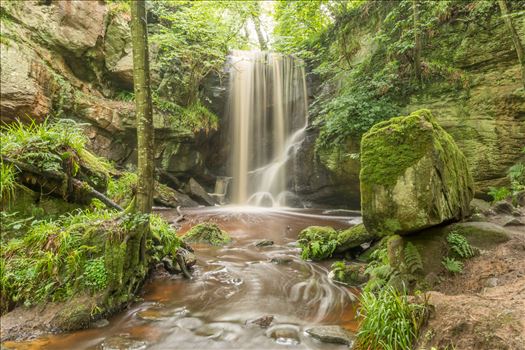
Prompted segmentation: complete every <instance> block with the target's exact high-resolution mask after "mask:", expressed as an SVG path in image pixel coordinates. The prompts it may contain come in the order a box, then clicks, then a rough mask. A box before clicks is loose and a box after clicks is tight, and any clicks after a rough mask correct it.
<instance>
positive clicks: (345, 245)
mask: <svg viewBox="0 0 525 350" xmlns="http://www.w3.org/2000/svg"><path fill="white" fill-rule="evenodd" d="M374 238H375V235H373V234H371V233H370V232H368V230H367V229H366V228H365V225H363V224H359V225H355V226H352V227H351V228H349V229H346V230H343V231H341V232H339V234H338V235H337V251H345V250H348V249H351V248H355V247H359V246H360V245H361V244H363V243H366V242H370V241H372V240H373V239H374Z"/></svg>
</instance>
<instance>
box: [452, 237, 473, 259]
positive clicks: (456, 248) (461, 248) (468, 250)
mask: <svg viewBox="0 0 525 350" xmlns="http://www.w3.org/2000/svg"><path fill="white" fill-rule="evenodd" d="M447 242H448V244H449V246H450V248H451V249H452V251H453V252H454V253H455V254H457V255H458V256H459V257H460V258H462V259H468V258H471V257H473V256H474V255H476V252H475V251H474V248H472V246H471V245H470V243H469V242H468V241H467V239H466V238H465V237H464V236H462V235H460V234H459V233H457V232H456V231H453V232H450V233H449V234H448V236H447Z"/></svg>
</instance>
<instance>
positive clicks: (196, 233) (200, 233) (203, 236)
mask: <svg viewBox="0 0 525 350" xmlns="http://www.w3.org/2000/svg"><path fill="white" fill-rule="evenodd" d="M182 239H183V240H184V242H186V243H207V244H211V245H215V246H221V245H225V244H228V243H230V242H231V237H230V236H229V235H228V233H227V232H226V231H223V230H221V229H220V228H219V226H217V225H216V224H213V223H202V224H198V225H195V226H193V227H192V228H191V229H190V230H189V231H188V232H187V233H186V234H185V235H184V236H183V237H182Z"/></svg>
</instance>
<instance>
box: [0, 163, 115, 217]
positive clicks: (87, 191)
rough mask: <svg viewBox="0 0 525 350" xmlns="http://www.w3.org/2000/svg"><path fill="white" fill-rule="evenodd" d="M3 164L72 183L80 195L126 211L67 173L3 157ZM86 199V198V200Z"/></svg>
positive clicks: (39, 175) (45, 177)
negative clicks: (43, 168) (42, 168)
mask: <svg viewBox="0 0 525 350" xmlns="http://www.w3.org/2000/svg"><path fill="white" fill-rule="evenodd" d="M1 159H2V162H5V163H8V164H12V165H13V166H15V167H16V168H17V169H18V170H20V171H22V172H25V173H31V174H33V175H36V176H38V177H41V178H44V179H51V180H54V181H57V182H59V183H66V182H70V183H71V185H72V186H73V188H74V189H75V190H77V191H79V192H80V193H82V194H83V195H84V196H88V197H89V198H96V199H98V200H99V201H101V202H102V203H104V204H105V205H106V206H108V207H110V208H113V209H116V210H118V211H123V210H124V209H123V208H122V207H121V206H120V205H118V204H117V203H115V202H113V201H112V200H111V199H109V198H108V197H106V196H105V195H104V194H102V193H100V192H99V191H97V190H95V189H94V188H93V187H91V186H90V185H89V184H88V183H86V182H84V181H80V180H78V179H75V178H74V177H70V176H67V175H66V174H65V173H62V172H60V171H56V170H41V169H39V168H38V167H36V166H34V165H31V164H27V163H22V162H19V161H17V160H14V159H11V158H8V157H4V156H2V157H1ZM84 199H85V198H84Z"/></svg>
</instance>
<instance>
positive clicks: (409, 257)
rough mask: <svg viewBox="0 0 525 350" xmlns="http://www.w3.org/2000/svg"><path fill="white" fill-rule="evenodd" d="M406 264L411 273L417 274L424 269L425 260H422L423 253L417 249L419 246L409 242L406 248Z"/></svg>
mask: <svg viewBox="0 0 525 350" xmlns="http://www.w3.org/2000/svg"><path fill="white" fill-rule="evenodd" d="M404 255H405V265H406V268H407V270H408V272H409V273H412V274H415V273H418V272H421V271H423V261H422V260H421V255H420V254H419V251H418V250H417V247H416V246H415V245H414V244H412V243H411V242H408V243H407V245H406V247H405V249H404Z"/></svg>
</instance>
